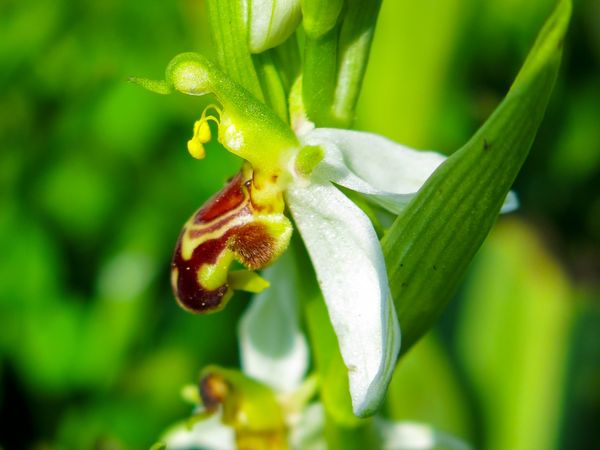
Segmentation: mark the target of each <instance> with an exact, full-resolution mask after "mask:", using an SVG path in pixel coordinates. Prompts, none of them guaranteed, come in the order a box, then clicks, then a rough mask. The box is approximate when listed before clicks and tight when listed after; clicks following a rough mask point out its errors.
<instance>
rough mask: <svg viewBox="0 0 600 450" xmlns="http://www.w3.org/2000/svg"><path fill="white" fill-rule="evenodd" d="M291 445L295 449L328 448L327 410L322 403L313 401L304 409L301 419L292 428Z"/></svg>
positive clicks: (322, 449)
mask: <svg viewBox="0 0 600 450" xmlns="http://www.w3.org/2000/svg"><path fill="white" fill-rule="evenodd" d="M290 445H291V447H292V449H294V450H327V442H326V441H325V410H324V409H323V405H322V404H321V403H312V404H311V405H309V406H307V407H306V408H305V409H304V410H303V411H302V416H301V417H300V420H299V421H298V422H297V423H295V424H294V426H293V427H292V428H291V430H290Z"/></svg>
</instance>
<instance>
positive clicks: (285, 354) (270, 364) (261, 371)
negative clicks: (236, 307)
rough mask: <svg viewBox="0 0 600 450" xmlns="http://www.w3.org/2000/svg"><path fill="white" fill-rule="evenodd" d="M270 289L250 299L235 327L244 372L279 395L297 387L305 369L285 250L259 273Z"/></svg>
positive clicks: (294, 292) (292, 277) (289, 258)
mask: <svg viewBox="0 0 600 450" xmlns="http://www.w3.org/2000/svg"><path fill="white" fill-rule="evenodd" d="M263 277H265V278H266V279H267V280H268V281H269V282H270V283H271V286H270V287H269V288H267V289H265V290H264V291H263V292H261V293H260V294H258V295H256V296H255V297H254V299H253V300H252V304H251V305H250V307H249V308H248V309H247V310H246V312H245V313H244V315H243V317H242V320H241V321H240V326H239V336H240V352H241V359H242V368H243V370H244V372H245V373H246V374H248V375H250V376H251V377H253V378H256V379H257V380H260V381H262V382H264V383H266V384H269V385H270V386H272V387H273V388H275V389H276V390H278V391H282V392H289V391H292V390H294V389H295V388H297V387H298V386H299V384H300V382H301V381H302V378H303V377H304V374H305V373H306V369H307V367H308V345H307V343H306V338H305V337H304V335H303V334H302V332H301V330H300V326H299V322H298V288H297V273H296V267H295V263H294V259H293V255H291V254H290V250H288V251H287V252H286V253H284V255H283V256H282V257H281V258H280V259H279V260H278V261H277V263H275V265H273V266H271V267H269V268H268V269H266V270H265V271H264V272H263Z"/></svg>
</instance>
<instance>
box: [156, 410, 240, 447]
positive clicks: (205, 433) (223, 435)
mask: <svg viewBox="0 0 600 450" xmlns="http://www.w3.org/2000/svg"><path fill="white" fill-rule="evenodd" d="M163 441H164V442H165V443H166V444H167V448H168V449H169V450H188V449H194V448H201V449H202V450H235V448H236V445H235V435H234V431H233V429H232V428H229V427H226V426H225V425H223V424H222V423H221V418H220V415H219V414H216V415H215V416H213V417H210V418H208V419H206V420H203V421H201V422H198V423H197V424H196V425H194V427H193V428H192V429H191V430H190V429H188V428H187V426H186V425H180V426H177V427H175V428H173V429H172V430H170V431H167V434H166V436H165V438H164V439H163Z"/></svg>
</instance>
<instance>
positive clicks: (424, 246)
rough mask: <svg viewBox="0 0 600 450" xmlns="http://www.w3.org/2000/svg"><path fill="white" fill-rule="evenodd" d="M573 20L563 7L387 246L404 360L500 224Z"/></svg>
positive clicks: (568, 7) (421, 193) (401, 220)
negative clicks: (500, 99)
mask: <svg viewBox="0 0 600 450" xmlns="http://www.w3.org/2000/svg"><path fill="white" fill-rule="evenodd" d="M570 12H571V2H570V1H569V0H563V1H561V2H559V4H558V5H557V7H556V9H555V11H554V13H553V14H552V16H551V17H550V18H549V19H548V21H547V23H546V25H545V26H544V28H543V29H542V31H541V32H540V35H539V37H538V40H537V42H536V44H535V45H534V47H533V49H532V50H531V52H530V54H529V56H528V58H527V60H526V62H525V64H524V65H523V68H522V69H521V72H520V73H519V75H518V76H517V79H516V80H515V82H514V84H513V86H512V88H511V90H510V91H509V93H508V94H507V96H506V97H505V99H504V100H503V102H502V103H501V104H500V106H499V107H498V108H497V109H496V111H495V112H494V113H493V114H492V116H491V117H490V118H489V119H488V120H487V122H486V123H485V124H484V125H483V126H482V127H481V128H480V129H479V130H478V131H477V133H475V135H474V136H473V137H472V138H471V140H470V141H469V142H467V144H465V145H464V146H463V147H462V148H461V149H460V150H459V151H457V152H456V153H454V154H453V155H452V156H451V157H450V158H448V160H446V162H445V163H443V164H442V165H441V166H440V167H439V168H438V169H437V170H436V171H435V172H434V174H433V175H432V176H431V178H430V179H429V180H428V181H427V183H426V184H425V185H424V186H423V188H422V189H421V190H420V191H419V193H418V194H417V195H416V196H415V198H414V199H413V200H412V201H411V203H410V204H409V205H408V207H407V209H406V210H405V212H404V214H403V215H401V216H400V217H399V218H398V219H397V220H396V222H394V224H393V225H392V227H391V229H390V230H389V232H388V233H387V235H386V236H385V237H384V239H383V242H382V245H383V249H384V254H385V257H386V262H387V265H388V273H389V279H390V288H391V290H392V294H393V296H394V299H395V305H396V308H397V311H398V316H399V320H400V326H401V327H402V333H403V349H402V352H406V351H407V350H408V349H409V348H410V347H411V345H412V344H414V343H415V342H416V341H417V340H418V339H419V338H420V337H421V336H422V335H423V334H424V333H425V332H426V331H427V330H428V329H429V328H430V327H431V326H432V325H433V323H434V322H435V320H436V319H437V318H438V316H439V315H440V313H441V311H442V310H443V308H444V307H445V305H446V303H447V302H448V300H449V299H450V297H451V296H452V295H453V294H454V292H455V290H456V288H457V286H458V284H459V282H460V281H461V279H462V277H463V275H464V273H465V271H466V269H467V267H468V265H469V263H470V261H471V260H472V258H473V256H474V255H475V253H476V252H477V250H478V249H479V247H480V246H481V244H482V242H483V241H484V239H485V237H486V236H487V234H488V232H489V231H490V229H491V227H492V226H493V224H494V222H495V220H496V217H497V215H498V212H499V210H500V207H501V205H502V202H503V201H504V198H505V197H506V194H507V193H508V191H509V189H510V187H511V185H512V183H513V181H514V179H515V177H516V176H517V174H518V172H519V170H520V168H521V166H522V165H523V162H524V161H525V158H526V157H527V154H528V152H529V149H530V147H531V144H532V142H533V139H534V137H535V134H536V131H537V129H538V126H539V124H540V122H541V120H542V117H543V114H544V111H545V109H546V105H547V103H548V99H549V97H550V93H551V91H552V87H553V85H554V81H555V79H556V75H557V71H558V67H559V64H560V58H561V54H562V42H563V39H564V35H565V32H566V29H567V25H568V22H569V17H570Z"/></svg>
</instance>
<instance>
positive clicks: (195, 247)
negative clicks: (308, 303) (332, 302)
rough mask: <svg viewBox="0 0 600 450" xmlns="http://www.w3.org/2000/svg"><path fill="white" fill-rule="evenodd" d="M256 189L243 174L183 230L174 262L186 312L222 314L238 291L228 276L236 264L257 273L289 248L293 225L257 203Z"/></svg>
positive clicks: (178, 291) (175, 279)
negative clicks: (255, 198) (254, 199)
mask: <svg viewBox="0 0 600 450" xmlns="http://www.w3.org/2000/svg"><path fill="white" fill-rule="evenodd" d="M252 188H253V186H252V179H251V177H250V176H244V171H242V172H240V173H239V174H238V175H236V176H235V177H234V178H233V179H232V180H231V181H230V182H229V183H228V185H227V186H226V187H225V188H224V189H223V190H221V191H220V192H219V193H218V194H217V195H215V196H214V197H213V198H212V199H211V200H209V201H208V203H206V204H205V205H204V206H203V207H202V208H200V209H199V210H198V211H197V212H196V213H195V214H194V215H193V216H192V217H191V218H190V219H189V220H188V222H187V223H186V224H185V226H184V227H183V230H182V231H181V234H180V236H179V239H178V240H177V246H176V248H175V254H174V255H173V261H172V263H171V282H172V285H173V291H174V292H175V297H176V298H177V301H178V302H179V304H180V305H181V306H182V307H183V308H184V309H186V310H188V311H191V312H194V313H209V312H216V311H219V310H221V309H222V308H223V307H224V306H225V304H226V303H227V301H228V300H229V298H230V297H231V295H232V293H233V290H232V289H231V287H230V286H229V284H228V273H229V267H230V265H231V263H232V262H233V261H234V260H237V261H239V262H240V263H241V264H243V265H244V266H246V267H247V268H249V269H251V270H256V269H260V268H262V267H264V266H266V265H268V264H269V263H271V262H273V261H274V260H275V259H277V257H278V256H279V255H280V254H281V253H282V252H283V251H284V250H285V249H286V247H287V244H288V242H289V239H290V235H291V231H292V226H291V224H290V221H289V220H288V219H287V218H286V217H285V216H284V215H283V213H282V212H281V211H275V212H274V211H273V210H272V209H270V210H269V211H265V210H264V208H258V207H257V206H256V205H254V204H253V202H252Z"/></svg>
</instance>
